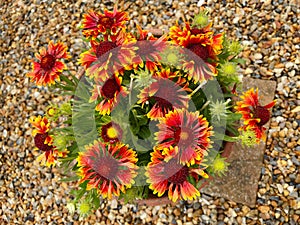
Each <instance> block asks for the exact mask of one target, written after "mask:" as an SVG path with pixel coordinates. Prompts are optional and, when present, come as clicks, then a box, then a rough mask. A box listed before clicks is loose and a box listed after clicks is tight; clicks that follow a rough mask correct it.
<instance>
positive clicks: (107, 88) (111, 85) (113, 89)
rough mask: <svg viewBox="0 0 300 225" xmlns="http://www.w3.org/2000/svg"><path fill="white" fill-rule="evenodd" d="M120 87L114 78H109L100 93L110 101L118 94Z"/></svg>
mask: <svg viewBox="0 0 300 225" xmlns="http://www.w3.org/2000/svg"><path fill="white" fill-rule="evenodd" d="M120 90H121V87H120V85H119V84H118V82H117V81H116V78H115V77H112V78H109V79H108V80H107V81H106V82H105V83H104V85H103V86H102V89H101V93H102V96H104V97H105V98H107V99H112V98H114V97H115V94H117V93H118V92H120Z"/></svg>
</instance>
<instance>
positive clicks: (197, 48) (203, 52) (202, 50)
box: [188, 44, 209, 60]
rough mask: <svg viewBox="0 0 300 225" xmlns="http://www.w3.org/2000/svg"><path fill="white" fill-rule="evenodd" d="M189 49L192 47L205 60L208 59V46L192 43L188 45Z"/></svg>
mask: <svg viewBox="0 0 300 225" xmlns="http://www.w3.org/2000/svg"><path fill="white" fill-rule="evenodd" d="M188 49H190V50H191V51H192V52H194V53H195V54H196V55H198V56H199V57H200V58H201V59H203V60H206V59H207V58H208V57H209V52H208V48H207V47H204V46H202V45H201V44H192V45H190V46H188Z"/></svg>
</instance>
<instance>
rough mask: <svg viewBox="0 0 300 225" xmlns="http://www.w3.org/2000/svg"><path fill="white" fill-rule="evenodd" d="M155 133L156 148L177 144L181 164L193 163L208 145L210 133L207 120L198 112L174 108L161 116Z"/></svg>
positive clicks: (199, 157)
mask: <svg viewBox="0 0 300 225" xmlns="http://www.w3.org/2000/svg"><path fill="white" fill-rule="evenodd" d="M157 127H158V129H159V131H158V132H156V133H155V139H156V140H157V142H158V146H157V148H158V149H162V150H164V149H165V148H169V147H170V146H178V149H179V160H180V163H182V164H191V165H193V164H195V163H196V162H197V161H199V160H201V158H202V154H203V153H205V151H206V150H207V149H208V148H209V147H210V145H211V142H210V139H209V137H210V136H211V135H212V131H211V129H212V128H211V127H209V124H208V121H207V120H206V119H205V118H203V116H202V115H199V112H198V111H197V112H188V111H187V110H185V109H175V110H174V111H171V112H169V113H168V114H167V115H165V117H163V118H161V120H160V123H159V124H158V125H157Z"/></svg>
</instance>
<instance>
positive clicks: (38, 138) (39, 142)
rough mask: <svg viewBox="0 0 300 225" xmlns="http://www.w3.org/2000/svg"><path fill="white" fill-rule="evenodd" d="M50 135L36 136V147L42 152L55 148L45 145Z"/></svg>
mask: <svg viewBox="0 0 300 225" xmlns="http://www.w3.org/2000/svg"><path fill="white" fill-rule="evenodd" d="M48 136H49V135H48V133H45V134H36V135H35V137H34V144H35V146H36V147H37V148H38V149H40V150H42V151H45V152H46V151H49V150H51V149H52V148H53V146H50V145H47V144H45V143H44V142H45V140H46V138H47V137H48Z"/></svg>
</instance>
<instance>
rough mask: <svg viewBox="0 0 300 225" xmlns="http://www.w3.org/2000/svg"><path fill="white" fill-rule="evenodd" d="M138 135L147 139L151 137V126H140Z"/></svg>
mask: <svg viewBox="0 0 300 225" xmlns="http://www.w3.org/2000/svg"><path fill="white" fill-rule="evenodd" d="M138 136H139V137H140V138H141V139H147V138H148V137H150V136H151V131H150V129H149V127H148V126H142V127H140V130H139V133H138Z"/></svg>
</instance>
